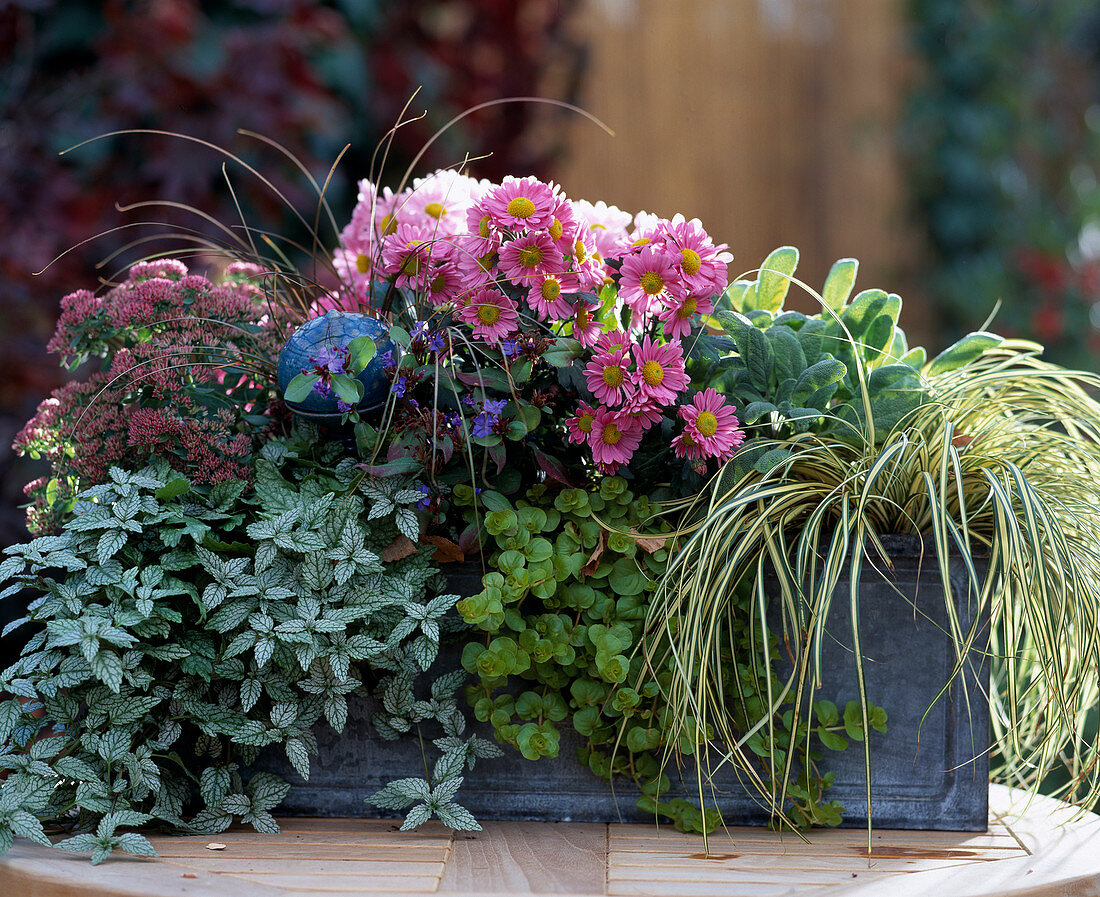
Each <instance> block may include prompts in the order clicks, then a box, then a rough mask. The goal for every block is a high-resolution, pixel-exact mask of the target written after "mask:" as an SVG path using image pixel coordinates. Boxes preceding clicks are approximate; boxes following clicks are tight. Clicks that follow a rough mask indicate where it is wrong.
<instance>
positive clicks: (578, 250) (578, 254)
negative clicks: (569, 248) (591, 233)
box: [573, 240, 588, 265]
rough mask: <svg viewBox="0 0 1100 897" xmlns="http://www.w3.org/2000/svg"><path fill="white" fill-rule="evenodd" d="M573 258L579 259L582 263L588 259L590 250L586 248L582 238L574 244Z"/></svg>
mask: <svg viewBox="0 0 1100 897" xmlns="http://www.w3.org/2000/svg"><path fill="white" fill-rule="evenodd" d="M573 258H575V259H576V260H577V263H578V264H582V265H583V264H584V263H585V261H586V260H587V259H588V250H587V249H585V248H584V244H583V243H582V242H581V241H580V240H577V242H576V244H575V245H574V246H573Z"/></svg>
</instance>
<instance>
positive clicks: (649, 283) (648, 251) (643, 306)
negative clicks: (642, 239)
mask: <svg viewBox="0 0 1100 897" xmlns="http://www.w3.org/2000/svg"><path fill="white" fill-rule="evenodd" d="M684 295H685V290H684V287H683V284H682V283H681V282H680V272H679V256H678V254H674V253H671V252H669V251H668V250H667V249H665V248H664V247H661V246H643V247H642V248H641V249H638V250H635V251H634V252H631V253H630V254H629V255H627V256H624V258H623V266H622V272H621V276H620V280H619V298H620V299H622V300H623V301H624V302H625V303H626V304H627V305H629V306H630V307H631V308H632V309H633V310H634V311H635V313H637V314H640V315H646V314H650V313H651V312H654V311H658V310H660V309H662V308H664V307H665V306H666V305H671V304H674V303H677V302H680V301H681V300H682V299H683V297H684Z"/></svg>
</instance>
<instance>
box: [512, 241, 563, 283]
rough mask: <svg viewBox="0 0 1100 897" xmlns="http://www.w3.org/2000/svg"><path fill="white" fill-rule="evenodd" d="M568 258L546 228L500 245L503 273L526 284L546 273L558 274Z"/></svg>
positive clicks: (515, 281) (517, 281) (516, 281)
mask: <svg viewBox="0 0 1100 897" xmlns="http://www.w3.org/2000/svg"><path fill="white" fill-rule="evenodd" d="M564 262H565V258H564V256H562V253H561V250H560V249H558V247H557V246H555V245H554V241H553V240H551V239H550V235H549V234H547V233H543V232H538V233H532V234H524V235H523V236H522V237H516V239H514V240H510V241H509V242H507V243H505V244H504V245H503V246H502V247H501V249H500V260H499V262H498V264H499V265H500V270H501V273H502V274H503V275H504V276H505V277H506V278H508V280H510V281H511V282H512V283H514V284H517V285H518V286H527V285H528V284H530V283H531V281H532V280H535V279H537V278H538V277H541V276H542V275H545V274H557V273H558V272H560V271H561V270H562V269H563V267H564Z"/></svg>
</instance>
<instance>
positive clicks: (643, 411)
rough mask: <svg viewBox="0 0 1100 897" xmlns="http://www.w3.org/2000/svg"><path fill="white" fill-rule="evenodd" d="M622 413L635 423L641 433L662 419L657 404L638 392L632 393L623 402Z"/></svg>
mask: <svg viewBox="0 0 1100 897" xmlns="http://www.w3.org/2000/svg"><path fill="white" fill-rule="evenodd" d="M623 413H624V414H628V415H630V417H631V418H633V419H634V420H635V421H637V422H638V425H639V426H640V427H641V428H642V431H643V432H644V431H646V430H648V429H649V428H650V427H652V426H653V425H654V424H656V423H660V421H661V418H662V417H663V415H662V414H661V409H660V407H659V406H658V405H657V403H656V402H654V401H653V399H651V398H649V397H648V396H646V395H643V394H642V393H640V392H636V393H634V395H632V396H631V397H630V398H628V399H627V400H626V401H625V402H623Z"/></svg>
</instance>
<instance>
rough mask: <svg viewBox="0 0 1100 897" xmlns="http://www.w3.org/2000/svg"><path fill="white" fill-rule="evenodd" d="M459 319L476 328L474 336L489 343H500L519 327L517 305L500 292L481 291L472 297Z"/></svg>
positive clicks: (463, 307) (461, 311)
mask: <svg viewBox="0 0 1100 897" xmlns="http://www.w3.org/2000/svg"><path fill="white" fill-rule="evenodd" d="M459 318H460V319H461V320H462V321H463V322H465V323H466V324H469V325H471V326H472V327H473V328H474V336H475V337H477V338H478V339H483V340H485V342H487V343H493V344H496V343H499V342H500V341H501V340H502V339H504V338H505V337H506V336H508V335H510V334H512V333H515V331H516V328H517V327H518V326H519V313H518V311H517V310H516V304H515V302H513V301H512V300H511V299H509V298H508V297H507V296H505V295H504V294H503V293H502V292H500V290H493V289H486V290H480V291H478V292H477V293H474V294H473V295H472V296H470V298H469V300H468V301H467V302H466V304H465V305H464V306H462V308H461V310H460V311H459Z"/></svg>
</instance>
